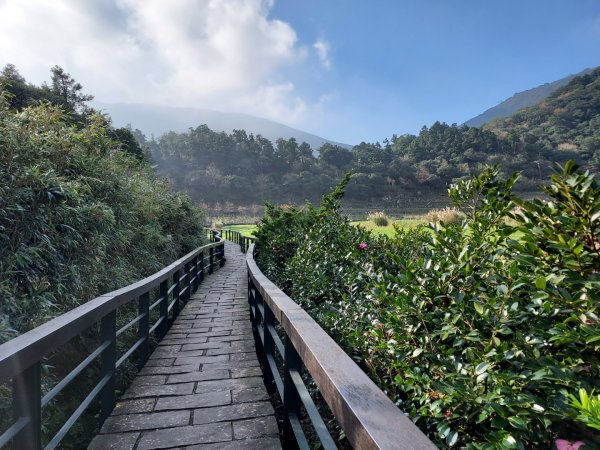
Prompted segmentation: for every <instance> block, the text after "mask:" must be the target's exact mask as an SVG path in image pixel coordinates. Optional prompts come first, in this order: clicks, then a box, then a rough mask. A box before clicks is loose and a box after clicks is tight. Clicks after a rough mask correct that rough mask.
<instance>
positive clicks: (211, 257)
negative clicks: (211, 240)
mask: <svg viewBox="0 0 600 450" xmlns="http://www.w3.org/2000/svg"><path fill="white" fill-rule="evenodd" d="M209 254H210V265H209V267H208V273H213V268H214V258H215V248H214V247H211V248H210V249H209Z"/></svg>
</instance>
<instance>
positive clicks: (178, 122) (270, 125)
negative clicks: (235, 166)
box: [93, 102, 352, 151]
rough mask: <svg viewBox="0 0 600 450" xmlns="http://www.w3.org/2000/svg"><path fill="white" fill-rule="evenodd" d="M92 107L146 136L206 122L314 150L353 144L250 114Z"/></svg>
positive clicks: (214, 127) (128, 106)
mask: <svg viewBox="0 0 600 450" xmlns="http://www.w3.org/2000/svg"><path fill="white" fill-rule="evenodd" d="M93 106H94V107H95V108H97V109H100V110H103V111H105V112H107V113H109V114H110V115H111V117H112V119H113V123H114V125H115V126H117V127H122V126H126V125H127V124H131V126H132V128H134V129H135V128H139V129H140V130H142V132H143V133H144V134H146V135H147V136H150V135H154V136H155V137H158V136H160V135H162V134H164V133H166V132H168V131H176V132H183V131H187V130H188V129H189V128H195V127H197V126H198V125H207V126H208V127H209V128H210V129H211V130H215V131H225V132H226V133H231V132H232V131H233V130H234V129H235V130H245V131H246V132H247V133H248V134H250V133H253V134H254V135H257V134H260V135H262V136H263V137H265V138H267V139H269V140H270V141H273V142H274V141H276V140H277V139H279V138H284V139H289V138H291V137H293V138H295V139H296V141H298V142H299V143H301V142H307V143H308V144H310V146H311V148H312V149H313V151H315V150H318V149H319V147H321V146H322V145H323V144H324V143H327V142H328V143H331V144H337V145H341V146H342V147H345V148H351V147H352V146H351V145H348V144H341V143H338V142H333V141H330V140H328V139H325V138H322V137H320V136H316V135H314V134H310V133H307V132H305V131H302V130H298V129H296V128H292V127H288V126H287V125H283V124H281V123H278V122H275V121H272V120H268V119H262V118H260V117H255V116H251V115H248V114H240V113H225V112H219V111H212V110H208V109H195V108H176V107H169V106H156V105H144V104H129V103H102V102H95V103H94V104H93Z"/></svg>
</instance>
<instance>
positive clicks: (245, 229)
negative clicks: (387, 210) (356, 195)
mask: <svg viewBox="0 0 600 450" xmlns="http://www.w3.org/2000/svg"><path fill="white" fill-rule="evenodd" d="M394 224H397V225H399V226H400V228H413V227H416V226H417V225H425V221H424V220H423V219H398V220H390V223H389V225H387V226H384V227H378V226H377V225H375V224H374V223H373V222H372V221H370V220H359V221H356V222H352V225H360V226H362V227H363V228H365V229H367V230H368V231H370V232H371V233H375V234H385V235H386V236H393V235H394ZM223 229H224V230H234V231H239V232H240V233H242V234H243V235H245V236H252V237H253V236H254V231H255V230H256V225H254V224H245V225H225V226H224V227H223Z"/></svg>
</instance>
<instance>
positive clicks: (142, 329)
mask: <svg viewBox="0 0 600 450" xmlns="http://www.w3.org/2000/svg"><path fill="white" fill-rule="evenodd" d="M149 308H150V293H149V292H146V293H145V294H142V295H140V298H139V299H138V314H139V315H140V316H142V317H141V319H140V321H139V322H138V339H143V340H144V341H143V342H142V343H141V344H140V347H139V350H138V364H137V366H138V369H140V370H141V368H142V367H144V365H145V364H146V361H148V356H150V339H148V334H149V330H150V310H149Z"/></svg>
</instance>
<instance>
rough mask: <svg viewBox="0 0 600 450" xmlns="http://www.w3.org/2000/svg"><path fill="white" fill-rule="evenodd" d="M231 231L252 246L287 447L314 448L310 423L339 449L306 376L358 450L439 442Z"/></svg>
mask: <svg viewBox="0 0 600 450" xmlns="http://www.w3.org/2000/svg"><path fill="white" fill-rule="evenodd" d="M225 236H226V237H227V238H228V239H231V240H233V241H234V242H237V243H238V244H240V246H241V247H242V250H244V251H246V250H247V254H246V265H247V267H248V302H249V306H250V318H251V320H252V322H253V329H254V333H255V339H256V341H257V344H258V345H259V347H260V348H261V350H262V354H263V367H264V369H265V378H266V381H267V383H269V382H272V383H273V384H274V385H275V388H276V391H277V393H278V395H279V398H280V400H281V402H282V404H283V415H284V428H283V442H282V444H283V448H285V449H309V448H311V447H310V445H309V442H308V439H307V437H306V434H305V430H304V429H303V428H305V423H306V422H310V424H311V425H312V428H313V433H312V434H313V435H316V436H317V437H318V439H319V441H320V442H321V445H322V447H323V448H324V449H325V450H329V449H336V448H337V445H336V443H335V440H334V439H333V438H332V437H331V436H330V434H329V432H328V430H327V427H326V426H325V423H324V421H323V419H322V418H321V415H320V413H319V409H318V408H317V406H316V405H315V404H314V402H313V400H312V398H311V396H310V395H309V391H308V389H307V387H306V385H305V382H304V379H303V376H302V375H303V374H304V375H308V376H309V378H310V379H312V380H313V381H314V383H315V384H316V386H317V388H318V390H319V393H320V395H321V397H322V398H323V399H324V400H325V402H326V403H327V405H328V406H329V409H330V410H331V412H332V413H333V415H334V416H335V418H336V420H337V423H338V425H339V426H340V427H341V429H342V430H343V431H344V433H345V434H346V436H347V438H348V441H349V442H350V443H351V444H352V446H353V447H354V448H356V449H390V450H391V449H394V450H409V449H410V450H412V449H420V450H421V449H422V450H428V449H435V448H437V447H436V446H435V445H434V444H433V443H432V442H431V441H430V440H429V439H428V438H427V437H426V436H425V435H424V434H423V433H422V432H421V430H419V428H417V426H416V425H415V424H413V423H412V422H411V421H410V419H408V418H407V417H406V416H405V415H404V413H403V412H402V411H401V410H400V409H399V408H398V407H397V406H396V405H395V404H394V403H393V402H392V401H391V400H390V399H389V398H388V397H387V395H385V394H384V393H383V392H382V391H381V390H380V389H379V388H378V387H377V386H376V385H375V383H373V381H371V379H369V377H367V375H366V374H365V373H364V372H363V371H362V370H361V369H360V368H359V367H358V366H357V365H356V363H355V362H354V361H353V360H352V359H351V358H350V357H349V356H348V355H347V354H346V353H345V352H344V351H343V350H342V349H341V348H340V347H339V345H337V344H336V343H335V341H334V340H333V339H331V337H329V335H328V334H327V333H326V332H325V331H324V330H323V329H322V328H321V327H320V326H319V325H318V324H317V323H316V322H315V321H314V320H313V319H312V318H311V317H310V316H309V315H308V313H306V311H304V310H303V309H302V308H301V307H300V306H298V305H297V304H296V303H295V302H294V301H293V300H292V299H291V298H289V297H288V296H287V295H286V294H285V293H284V292H283V291H281V289H279V288H278V287H277V286H276V285H275V284H274V283H273V282H271V281H270V280H269V279H268V278H267V277H265V276H264V275H263V273H262V272H261V271H260V269H259V268H258V266H257V264H256V261H255V259H254V250H255V248H254V246H255V244H254V241H255V239H254V238H249V237H247V236H243V235H241V234H240V233H239V232H236V231H229V233H226V234H225Z"/></svg>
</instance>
